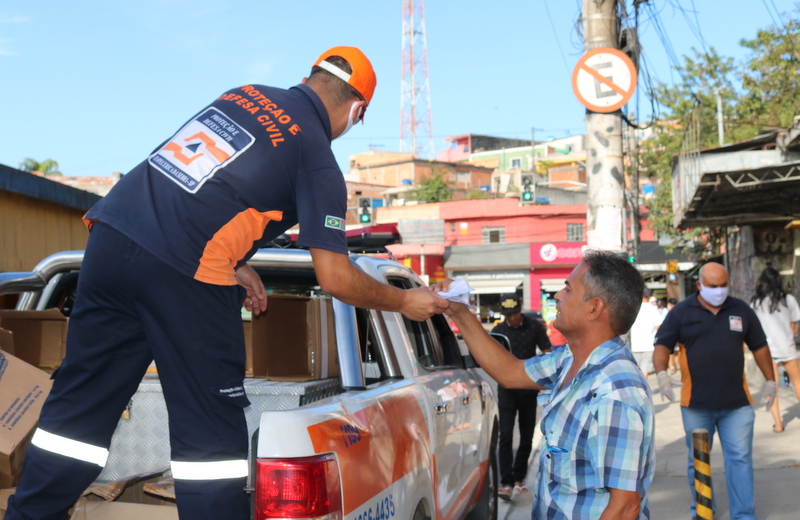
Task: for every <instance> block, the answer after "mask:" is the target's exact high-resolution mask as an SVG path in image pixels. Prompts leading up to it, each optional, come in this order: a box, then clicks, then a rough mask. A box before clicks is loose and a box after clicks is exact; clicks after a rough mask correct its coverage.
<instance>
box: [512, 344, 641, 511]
mask: <svg viewBox="0 0 800 520" xmlns="http://www.w3.org/2000/svg"><path fill="white" fill-rule="evenodd" d="M572 361H573V356H572V352H571V351H570V349H569V348H567V347H565V348H559V349H556V350H555V351H553V352H552V353H551V354H545V355H544V356H536V357H534V358H531V359H529V360H527V361H526V362H525V370H526V372H527V373H528V376H530V378H531V379H532V380H534V381H536V382H537V383H539V384H540V385H542V386H544V387H546V388H550V389H552V391H551V392H547V393H544V392H543V393H542V394H540V395H539V403H540V404H541V405H542V406H543V407H544V410H543V412H542V420H541V424H540V428H541V430H542V437H543V438H542V447H541V450H540V455H539V473H538V475H537V477H536V480H537V482H536V497H535V499H534V502H533V511H532V517H533V519H534V520H544V519H547V520H562V519H564V520H574V519H591V518H599V517H600V515H601V514H602V513H603V510H604V509H605V508H606V506H607V505H608V501H609V498H610V496H611V495H610V491H609V488H614V489H621V490H625V491H638V492H639V495H640V496H641V497H642V503H641V509H640V513H639V520H647V519H649V518H650V504H649V501H648V498H647V490H648V488H649V487H650V483H651V482H652V481H653V472H654V469H655V460H654V459H655V444H654V439H653V432H654V416H653V399H652V396H651V395H650V387H649V386H648V384H647V382H646V381H645V380H644V377H642V373H641V370H639V367H637V366H636V362H635V361H634V360H633V356H632V355H631V353H630V350H629V349H627V348H626V347H625V344H624V342H623V341H622V340H621V339H620V338H614V339H613V340H610V341H606V342H605V343H603V344H602V345H600V346H599V347H597V348H596V349H594V350H593V351H592V353H591V354H590V355H589V358H588V359H587V360H586V362H585V363H584V365H583V366H582V367H581V369H580V370H579V371H578V373H577V374H576V375H575V377H574V378H573V379H572V381H570V382H569V383H568V384H567V385H566V386H565V387H564V388H561V389H560V390H559V387H560V386H561V383H562V381H563V380H564V377H565V376H566V374H567V372H568V371H569V368H570V366H571V365H572Z"/></svg>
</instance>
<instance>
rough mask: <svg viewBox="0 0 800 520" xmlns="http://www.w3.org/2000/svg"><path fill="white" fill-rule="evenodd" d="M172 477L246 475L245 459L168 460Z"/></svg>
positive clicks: (191, 478) (221, 478)
mask: <svg viewBox="0 0 800 520" xmlns="http://www.w3.org/2000/svg"><path fill="white" fill-rule="evenodd" d="M169 464H170V467H171V468H172V478H174V479H179V480H223V479H231V478H243V477H247V473H248V464H247V461H246V460H219V461H215V462H184V461H175V460H173V461H170V463H169Z"/></svg>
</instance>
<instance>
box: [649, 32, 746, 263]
mask: <svg viewBox="0 0 800 520" xmlns="http://www.w3.org/2000/svg"><path fill="white" fill-rule="evenodd" d="M692 51H693V52H694V56H692V57H688V56H684V63H683V65H681V66H680V67H677V70H678V72H679V73H680V75H681V78H683V81H682V82H681V83H679V84H677V85H675V86H672V87H670V86H668V85H666V84H664V83H659V84H657V85H656V86H655V88H654V92H653V95H654V97H655V99H656V101H657V102H658V104H659V105H660V106H661V107H662V112H661V114H660V115H659V116H660V117H659V122H658V123H657V124H656V125H655V128H654V130H653V134H652V138H651V139H648V140H646V141H644V142H643V143H642V144H641V145H640V155H639V160H640V172H641V173H642V174H643V175H647V176H651V177H656V178H658V180H659V183H658V185H657V188H656V191H655V194H654V196H653V197H652V198H651V199H650V200H648V201H647V203H646V204H647V207H648V210H649V213H650V216H649V221H650V226H651V227H652V228H653V230H654V231H655V232H656V234H657V235H658V236H668V237H671V238H673V239H675V240H676V242H677V243H681V242H683V241H685V242H686V243H689V242H692V243H694V244H695V251H694V252H695V253H699V254H703V255H713V254H717V253H719V246H720V244H721V241H724V235H725V230H724V229H719V228H715V229H709V228H694V229H691V230H678V229H676V228H675V227H674V224H673V211H672V163H673V158H674V157H675V156H676V154H678V153H679V152H680V151H681V146H682V144H684V143H685V141H686V139H688V138H689V136H690V132H694V135H696V136H697V141H696V143H691V144H692V145H693V148H694V149H697V148H700V149H702V148H708V147H712V146H717V145H718V144H719V141H718V136H717V114H716V110H717V101H716V95H717V91H719V92H720V95H721V96H722V99H723V106H724V107H728V108H727V110H725V109H724V110H723V112H724V113H725V114H726V116H727V115H728V114H730V117H727V118H726V120H725V123H726V124H725V126H726V129H725V136H726V140H727V141H733V140H740V139H746V138H748V137H752V135H753V133H754V128H753V127H752V126H739V125H734V124H732V123H733V122H734V120H735V116H734V114H733V113H732V110H733V107H736V106H737V104H738V102H739V97H740V94H739V92H738V91H737V89H736V88H735V85H734V83H733V81H734V77H735V73H736V67H735V64H734V62H733V59H732V58H726V57H722V56H720V55H719V54H717V52H716V50H715V49H714V48H713V47H712V48H711V49H710V50H709V51H707V52H699V51H698V50H696V49H692ZM686 144H689V143H686Z"/></svg>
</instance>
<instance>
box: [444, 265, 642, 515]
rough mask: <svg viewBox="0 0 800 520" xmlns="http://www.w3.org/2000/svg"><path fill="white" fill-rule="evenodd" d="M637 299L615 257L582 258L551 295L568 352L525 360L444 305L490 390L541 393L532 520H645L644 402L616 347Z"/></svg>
mask: <svg viewBox="0 0 800 520" xmlns="http://www.w3.org/2000/svg"><path fill="white" fill-rule="evenodd" d="M447 285H449V281H445V282H442V283H441V284H438V285H437V286H434V287H433V288H432V290H434V291H438V290H442V289H443V288H445V287H447ZM643 290H644V281H643V280H642V276H641V274H639V272H638V271H637V270H636V268H635V267H633V266H632V265H631V264H629V263H628V262H626V261H625V260H624V259H623V258H622V257H620V256H618V255H616V254H614V253H610V252H605V251H596V250H590V251H588V252H587V253H585V254H584V256H583V262H582V263H581V264H580V265H578V266H577V267H576V268H575V269H574V270H573V271H572V273H571V274H570V275H569V277H568V278H567V280H566V287H564V289H562V290H561V291H559V292H558V294H556V302H557V306H556V309H557V310H558V314H557V316H556V319H555V322H554V324H555V327H556V328H557V329H558V330H559V331H561V332H562V333H563V334H564V335H565V336H566V338H567V342H568V343H567V345H568V348H561V349H557V350H556V351H554V352H552V353H551V354H545V355H543V356H536V357H533V358H531V359H528V360H520V359H517V358H516V357H515V356H514V355H513V354H511V353H510V352H508V351H507V350H505V349H504V348H503V347H502V346H500V345H499V344H498V343H497V342H496V341H494V340H493V339H492V338H491V336H489V335H488V334H487V333H486V332H485V331H484V330H483V328H482V327H481V325H480V323H478V322H476V321H475V318H474V317H473V316H472V313H471V312H469V310H468V309H467V308H466V307H465V306H464V305H461V304H458V303H453V302H451V303H450V307H449V309H448V311H446V312H447V313H448V314H449V315H451V316H452V317H453V319H454V320H455V322H456V324H457V325H458V327H459V329H460V330H461V334H462V336H463V337H464V340H465V341H466V343H467V346H468V347H469V350H470V352H471V353H472V355H473V357H474V358H475V360H476V361H477V362H478V363H479V364H480V366H481V367H483V369H484V370H485V371H486V372H487V373H488V374H489V375H490V376H492V377H493V378H494V379H495V380H497V382H498V384H500V385H502V386H504V387H506V388H532V389H538V390H550V392H549V393H548V394H543V395H541V396H540V400H541V401H542V402H541V404H542V405H543V406H544V410H543V416H542V420H541V424H540V428H541V431H542V437H543V439H542V448H541V450H540V456H539V472H538V475H537V482H536V498H535V500H534V503H533V515H532V516H533V518H534V520H544V519H548V520H551V519H552V520H562V519H564V520H573V519H601V520H612V519H613V520H618V519H637V520H646V519H649V518H650V507H649V501H648V498H647V490H648V488H649V487H650V483H651V482H652V480H653V472H654V456H655V444H654V438H653V433H654V421H653V401H652V397H651V395H650V388H649V386H648V385H647V382H646V381H645V380H644V378H643V377H642V373H641V371H640V370H639V368H638V367H637V366H636V362H635V361H634V359H633V356H632V354H631V353H630V350H629V349H627V348H625V345H624V342H623V341H622V340H621V339H620V338H619V335H620V334H623V333H625V332H627V331H628V330H629V329H630V328H631V325H632V324H633V321H634V320H635V319H636V315H637V312H638V310H639V306H640V303H641V300H642V292H643Z"/></svg>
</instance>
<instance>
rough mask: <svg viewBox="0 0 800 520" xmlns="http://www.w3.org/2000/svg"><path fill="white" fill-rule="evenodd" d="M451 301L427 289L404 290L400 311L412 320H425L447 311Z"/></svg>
mask: <svg viewBox="0 0 800 520" xmlns="http://www.w3.org/2000/svg"><path fill="white" fill-rule="evenodd" d="M449 303H450V302H448V301H447V300H445V299H444V298H440V297H439V296H438V295H436V293H433V292H431V291H429V290H427V289H422V288H420V289H408V290H405V291H403V306H402V307H401V309H400V313H401V314H402V315H403V316H405V317H406V318H408V319H410V320H414V321H424V320H427V319H428V318H430V317H431V316H433V315H434V314H441V313H443V312H445V311H446V310H447V308H448V304H449Z"/></svg>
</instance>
